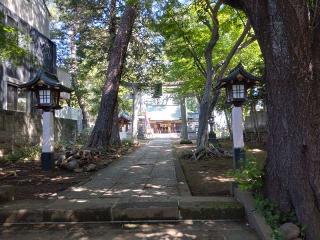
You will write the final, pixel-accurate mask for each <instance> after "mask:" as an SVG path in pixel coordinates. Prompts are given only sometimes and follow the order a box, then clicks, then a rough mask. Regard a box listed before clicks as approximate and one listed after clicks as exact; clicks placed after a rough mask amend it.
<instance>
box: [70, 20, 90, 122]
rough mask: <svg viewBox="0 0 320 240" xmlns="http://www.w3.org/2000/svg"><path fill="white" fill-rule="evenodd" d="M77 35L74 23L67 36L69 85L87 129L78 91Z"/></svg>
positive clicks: (81, 99)
mask: <svg viewBox="0 0 320 240" xmlns="http://www.w3.org/2000/svg"><path fill="white" fill-rule="evenodd" d="M77 33H78V26H77V23H74V24H72V25H71V26H70V29H69V32H68V35H69V46H70V58H71V65H70V73H71V84H72V87H73V89H74V93H75V96H76V98H77V102H78V105H79V107H80V109H81V113H82V127H83V128H87V127H88V118H89V114H88V111H87V108H86V104H85V101H84V99H83V97H82V93H81V91H80V87H79V83H78V79H77V76H78V59H77V43H76V41H77V40H76V35H77Z"/></svg>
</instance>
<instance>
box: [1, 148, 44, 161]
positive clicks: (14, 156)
mask: <svg viewBox="0 0 320 240" xmlns="http://www.w3.org/2000/svg"><path fill="white" fill-rule="evenodd" d="M40 154H41V148H40V146H24V147H20V148H18V149H16V150H15V151H13V152H12V153H10V154H8V155H5V156H4V157H3V159H4V161H8V162H18V161H29V160H36V159H39V158H40Z"/></svg>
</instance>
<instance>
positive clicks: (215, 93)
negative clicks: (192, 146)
mask: <svg viewBox="0 0 320 240" xmlns="http://www.w3.org/2000/svg"><path fill="white" fill-rule="evenodd" d="M215 21H216V24H219V22H218V20H217V19H216V20H215ZM250 28H251V25H250V22H249V21H247V23H246V25H245V27H244V29H243V31H242V33H241V35H240V36H239V38H238V39H237V41H236V42H235V44H234V45H233V47H232V49H231V50H230V52H229V53H228V55H227V57H226V59H225V61H224V63H223V65H222V67H221V69H220V71H219V72H218V73H216V74H215V76H214V80H215V81H218V80H219V79H221V78H222V77H223V75H224V74H225V72H226V70H227V68H228V66H229V64H230V61H231V60H232V58H233V56H234V55H235V54H236V52H237V50H238V49H239V47H240V45H241V43H242V42H243V40H244V39H245V37H246V36H247V34H248V32H249V31H250ZM212 34H214V32H212ZM212 37H214V35H212ZM216 37H217V39H216V40H218V38H219V35H217V36H216ZM211 41H212V39H211ZM215 44H216V43H214V45H215ZM208 47H210V44H209V45H208ZM208 47H207V48H208ZM212 50H213V49H212ZM212 50H211V56H209V53H210V52H209V51H210V50H209V49H207V51H208V52H207V51H206V61H207V69H212ZM210 57H211V59H210ZM209 61H211V64H210V65H208V63H209ZM206 73H207V84H206V87H205V94H204V96H203V99H202V102H201V104H200V116H199V131H198V138H197V150H200V149H203V148H205V146H207V140H208V137H207V132H208V118H209V116H210V115H211V114H212V112H213V111H214V108H215V106H216V104H217V102H218V98H219V96H220V90H216V89H212V77H213V74H214V71H213V70H210V71H209V70H207V71H206ZM209 78H210V79H211V82H209V81H208V79H209ZM209 84H211V85H209ZM209 86H210V87H209ZM208 87H209V88H210V89H207V88H208ZM207 91H209V92H207ZM210 93H211V95H212V96H211V95H210ZM206 94H209V97H208V96H207V95H206ZM204 99H208V102H209V104H207V103H206V102H203V101H204ZM206 109H207V110H206ZM205 110H206V111H205Z"/></svg>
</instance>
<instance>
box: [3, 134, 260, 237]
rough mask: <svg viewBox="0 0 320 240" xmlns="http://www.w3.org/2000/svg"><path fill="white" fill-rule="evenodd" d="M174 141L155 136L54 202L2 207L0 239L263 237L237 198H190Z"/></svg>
mask: <svg viewBox="0 0 320 240" xmlns="http://www.w3.org/2000/svg"><path fill="white" fill-rule="evenodd" d="M172 141H173V140H169V139H156V140H152V141H150V142H149V143H148V144H146V145H145V146H143V147H141V148H140V149H138V150H137V151H135V152H134V153H132V154H130V155H128V156H126V157H124V158H123V159H121V160H119V161H115V162H113V163H111V164H110V165H109V166H108V167H107V168H105V169H102V170H100V171H99V172H97V174H96V175H95V176H94V177H93V178H92V179H91V180H90V181H88V182H86V183H82V184H81V185H79V186H77V187H72V188H70V189H68V190H66V191H64V192H62V193H61V194H59V195H58V196H57V199H51V200H39V201H29V200H24V201H13V202H8V203H6V204H3V205H0V222H1V223H2V224H3V225H2V227H0V239H15V240H16V239H17V240H19V239H22V240H29V239H59V240H60V239H86V240H89V239H114V240H120V239H121V240H126V239H128V240H129V239H130V240H131V239H133V240H138V239H203V240H206V239H214V240H219V239H224V240H238V239H239V240H240V239H241V240H243V239H246V240H256V239H258V238H257V236H256V234H255V233H254V232H253V231H252V230H251V229H250V228H249V227H248V226H247V225H246V224H245V223H244V222H241V221H242V220H243V219H244V209H243V206H242V205H241V204H240V203H238V202H236V201H235V200H234V199H233V198H224V197H194V196H190V191H188V187H187V184H186V182H185V180H184V179H183V174H182V170H181V168H180V166H179V164H177V161H176V160H175V158H174V157H173V153H172ZM191 219H193V220H195V221H193V220H191ZM200 219H202V220H205V221H198V220H200ZM219 219H220V220H223V221H219ZM150 220H151V221H150ZM123 221H124V222H128V221H129V222H132V221H139V222H140V224H135V223H130V224H123ZM168 221H169V222H170V221H171V222H172V223H163V222H168ZM81 222H82V223H81ZM85 222H86V224H85ZM89 222H90V223H89ZM150 222H152V223H153V224H147V223H150ZM17 223H19V225H15V224H17ZM25 223H28V224H32V223H33V224H38V223H41V224H40V225H27V226H24V225H20V224H25ZM43 223H52V224H51V225H47V224H43ZM66 223H69V224H66ZM121 223H122V224H121ZM143 223H144V224H143ZM4 226H6V227H4ZM7 226H8V227H7Z"/></svg>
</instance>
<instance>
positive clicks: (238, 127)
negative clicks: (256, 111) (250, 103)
mask: <svg viewBox="0 0 320 240" xmlns="http://www.w3.org/2000/svg"><path fill="white" fill-rule="evenodd" d="M232 139H233V167H234V169H239V168H240V167H241V166H243V165H244V164H245V151H244V140H243V119H242V107H236V106H233V107H232Z"/></svg>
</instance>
